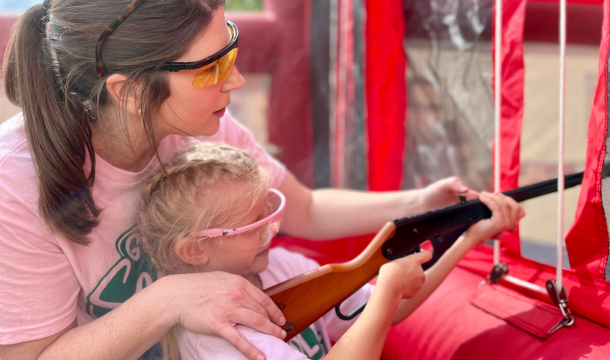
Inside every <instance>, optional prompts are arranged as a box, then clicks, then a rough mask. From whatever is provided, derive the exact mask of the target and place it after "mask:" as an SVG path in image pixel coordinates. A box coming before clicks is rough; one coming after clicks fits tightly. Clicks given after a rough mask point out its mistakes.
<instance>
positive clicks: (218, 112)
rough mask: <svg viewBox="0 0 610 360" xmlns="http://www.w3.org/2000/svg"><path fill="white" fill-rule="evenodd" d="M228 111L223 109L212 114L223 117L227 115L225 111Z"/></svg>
mask: <svg viewBox="0 0 610 360" xmlns="http://www.w3.org/2000/svg"><path fill="white" fill-rule="evenodd" d="M226 110H227V108H222V109H220V110H218V111H214V112H213V113H212V114H214V115H216V116H218V117H222V116H223V115H224V114H225V111H226Z"/></svg>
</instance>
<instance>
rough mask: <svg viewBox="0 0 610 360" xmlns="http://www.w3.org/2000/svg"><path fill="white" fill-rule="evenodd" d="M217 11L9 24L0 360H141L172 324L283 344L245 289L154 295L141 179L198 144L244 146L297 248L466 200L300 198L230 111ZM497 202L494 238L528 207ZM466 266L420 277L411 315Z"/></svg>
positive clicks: (210, 0)
mask: <svg viewBox="0 0 610 360" xmlns="http://www.w3.org/2000/svg"><path fill="white" fill-rule="evenodd" d="M126 6H127V10H126V9H125V7H126ZM222 6H223V0H194V1H193V0H144V1H143V0H136V1H134V2H133V3H131V4H130V3H129V1H126V0H104V1H90V0H61V1H51V2H48V1H45V3H44V4H43V5H35V6H33V7H32V8H30V9H29V10H28V11H27V12H26V13H25V14H24V15H23V16H22V18H21V19H20V21H19V23H18V24H17V25H16V28H15V30H14V34H13V38H12V41H11V44H10V46H9V48H8V50H7V54H6V57H5V66H4V78H5V89H6V93H7V96H8V97H9V99H10V100H11V101H13V102H14V103H16V104H18V105H19V106H21V107H22V109H23V115H22V116H21V115H18V116H16V117H15V118H13V119H11V120H9V121H8V122H6V123H5V124H3V125H2V127H1V128H0V189H1V190H0V194H1V196H2V201H0V253H1V254H2V256H0V308H1V309H2V312H0V358H2V359H3V360H10V359H15V358H19V359H47V358H51V359H56V358H61V359H71V358H74V359H87V358H91V359H123V358H132V359H133V358H138V357H139V356H140V355H141V354H143V353H144V352H145V351H146V350H147V349H148V348H150V347H151V346H152V345H153V344H155V343H156V342H157V341H158V340H159V339H160V337H161V336H162V335H163V334H165V333H166V332H167V330H168V329H170V328H171V327H173V326H174V325H176V324H179V325H181V326H182V327H184V328H186V329H188V330H189V331H192V332H195V333H201V334H211V335H216V336H219V337H222V338H224V339H226V340H228V341H229V342H231V343H232V344H233V345H234V346H235V347H236V348H237V349H238V350H239V351H240V352H242V353H243V354H245V355H246V356H247V357H248V358H249V359H259V358H261V357H262V356H263V354H262V353H261V352H260V351H259V350H258V349H256V348H254V347H253V346H251V344H250V343H249V342H248V341H247V340H246V339H245V338H244V337H243V336H242V335H241V334H240V333H239V332H237V331H236V330H235V327H234V325H235V324H236V323H239V324H243V325H246V326H248V327H251V328H254V329H256V330H259V331H261V332H264V333H267V334H270V335H274V336H276V337H281V331H282V330H281V328H280V327H279V326H278V325H281V324H283V323H284V322H285V319H284V318H283V316H282V314H281V312H280V311H279V310H278V309H277V308H276V307H275V306H274V305H273V303H272V302H271V300H270V299H269V298H268V297H267V296H266V295H264V293H263V292H261V291H260V290H259V289H257V288H255V287H254V286H252V285H251V284H249V283H248V282H247V281H245V280H244V279H243V278H240V277H238V276H234V275H229V274H225V273H208V274H188V275H172V276H167V277H163V278H161V279H159V280H158V281H155V280H156V279H157V277H158V276H157V274H156V272H155V270H154V269H151V268H149V267H148V266H146V265H147V264H148V259H147V256H146V254H145V253H144V252H143V251H142V249H141V247H140V239H139V233H138V229H137V227H135V223H136V217H137V210H138V199H139V197H140V193H141V191H142V188H143V186H144V181H145V178H146V177H147V176H148V175H150V174H151V173H152V172H154V171H155V170H157V169H158V168H159V166H160V165H159V164H160V163H162V162H165V161H167V160H169V159H170V158H171V157H172V155H173V154H174V153H176V152H177V151H179V150H182V149H184V148H186V147H188V146H189V144H190V141H191V140H190V139H192V138H193V137H197V138H198V139H202V140H215V141H221V142H225V143H228V144H230V145H233V146H235V147H239V148H242V149H244V150H246V151H247V152H248V153H250V154H251V155H252V156H253V157H254V158H255V160H256V161H257V163H259V164H260V165H261V166H262V167H264V168H266V169H267V170H268V171H270V173H271V174H272V177H273V180H272V185H273V187H276V188H278V189H279V190H280V191H282V192H283V193H284V194H285V195H286V198H287V204H288V205H287V208H286V211H285V215H284V221H283V226H282V231H283V232H285V233H286V234H288V235H295V236H300V237H308V238H312V239H324V238H333V237H339V236H350V235H355V234H362V233H370V232H374V231H376V230H378V229H379V228H380V227H381V226H382V224H384V223H385V222H386V221H387V220H388V219H392V218H397V217H404V216H407V215H409V214H413V213H417V212H420V211H424V210H427V209H431V208H435V207H439V206H443V205H447V204H449V203H452V202H454V200H455V199H457V194H458V193H463V192H467V191H468V189H466V187H464V186H463V185H462V184H461V183H460V182H459V180H457V179H448V180H445V181H441V182H439V183H436V184H433V185H431V186H430V187H428V188H426V189H424V190H421V191H407V192H394V193H384V194H365V193H355V192H348V191H339V190H318V191H311V190H309V189H307V188H306V187H304V186H303V185H301V184H300V183H299V182H298V181H297V180H296V179H295V178H294V177H293V176H292V175H291V174H290V173H289V172H287V171H286V170H285V169H284V168H283V167H282V166H281V165H280V164H279V163H278V162H276V161H275V160H273V159H272V158H271V157H270V156H269V155H267V154H266V153H265V152H264V151H263V150H261V148H260V147H259V146H258V145H257V144H256V143H255V142H254V140H253V138H252V135H251V134H250V133H249V132H248V131H247V130H245V129H244V128H243V127H241V126H240V125H238V124H237V123H236V122H235V121H234V120H233V119H232V118H231V117H230V115H229V114H228V113H226V112H225V107H226V106H227V105H228V104H229V102H230V92H231V91H232V90H235V89H238V88H240V87H241V86H243V78H242V77H241V75H240V74H239V71H238V70H237V69H236V68H234V67H233V63H234V60H235V59H234V57H235V55H236V51H234V49H235V48H236V47H237V46H238V32H237V28H236V27H235V26H234V25H233V24H231V23H229V22H226V21H225V18H224V13H223V7H222ZM117 16H118V18H117ZM108 24H111V25H110V26H108ZM98 39H99V40H98ZM202 59H203V60H202ZM177 70H179V71H177ZM468 196H469V198H473V197H475V196H476V194H474V193H472V192H468ZM492 198H493V200H494V201H495V202H497V204H498V206H499V207H500V208H501V209H503V211H504V214H505V215H504V216H503V219H501V221H500V223H501V225H502V226H501V227H500V228H501V229H503V230H506V229H510V228H511V227H512V226H513V224H514V221H515V220H516V219H517V217H518V216H519V211H520V209H519V208H518V206H516V204H514V202H511V200H507V199H506V198H503V197H502V196H500V195H496V196H492ZM331 219H332V220H331ZM467 248H468V247H467V246H465V245H464V246H463V247H461V248H460V249H461V250H460V251H458V253H459V254H462V253H465V251H467ZM460 256H461V255H460ZM460 256H454V257H452V258H451V259H447V260H444V261H443V262H442V264H443V266H440V267H436V270H437V271H436V272H429V273H428V274H426V276H427V279H428V281H427V282H426V284H425V285H424V287H423V288H422V290H421V291H420V292H419V293H418V296H419V294H422V296H419V297H418V296H416V298H415V301H413V303H412V304H413V307H414V308H415V307H417V305H419V303H421V301H423V300H424V299H425V297H426V296H427V294H429V293H430V292H431V291H432V290H434V288H435V287H436V286H437V285H438V283H440V281H442V279H443V278H444V277H445V276H446V274H447V273H448V271H449V270H450V269H451V268H452V267H453V266H454V264H455V263H456V262H457V259H459V257H460ZM449 260H450V261H449ZM439 269H440V270H439ZM212 294H214V295H213V296H212ZM103 315H106V316H103Z"/></svg>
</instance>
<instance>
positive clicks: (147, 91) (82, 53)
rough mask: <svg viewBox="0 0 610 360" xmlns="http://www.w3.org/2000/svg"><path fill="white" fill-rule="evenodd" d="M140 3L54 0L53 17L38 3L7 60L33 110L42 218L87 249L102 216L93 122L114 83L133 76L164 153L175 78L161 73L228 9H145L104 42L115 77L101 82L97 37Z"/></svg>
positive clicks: (32, 144) (20, 96)
mask: <svg viewBox="0 0 610 360" xmlns="http://www.w3.org/2000/svg"><path fill="white" fill-rule="evenodd" d="M130 1H131V0H51V1H50V6H49V9H48V11H47V9H45V8H43V7H42V5H34V6H32V7H31V8H30V9H29V10H28V11H26V12H25V14H23V16H22V17H21V19H20V20H19V22H18V23H17V24H16V25H15V28H14V30H13V34H12V37H11V40H10V43H9V46H8V47H7V51H6V55H5V63H4V87H5V91H6V94H7V96H8V98H9V100H10V101H11V102H13V103H14V104H16V105H17V106H20V107H21V108H22V110H23V116H24V122H25V132H26V136H27V141H28V145H29V149H30V153H31V154H32V158H33V160H34V165H35V167H36V172H37V174H38V179H39V186H38V194H39V200H38V206H39V211H40V214H41V216H42V218H43V219H44V221H45V223H46V224H47V226H48V227H49V229H50V230H51V231H54V232H55V233H58V234H61V235H65V236H66V237H67V238H68V239H70V240H72V241H74V242H76V243H79V244H83V245H85V244H88V243H89V238H88V234H89V233H90V232H91V230H92V228H93V227H95V226H96V225H97V223H98V217H99V214H100V210H99V209H98V208H97V206H96V204H95V202H94V200H93V197H92V194H91V188H92V186H93V183H94V181H95V153H94V149H93V144H92V140H91V139H92V125H93V123H94V122H96V121H104V114H105V113H106V112H108V111H109V107H110V106H109V105H110V104H111V102H110V101H109V94H108V92H107V91H106V88H105V81H106V79H107V77H108V76H109V75H112V74H116V73H120V74H124V75H125V76H127V81H126V82H125V85H124V86H123V89H122V90H121V94H120V97H122V98H126V97H127V96H128V94H129V89H130V88H131V87H132V85H134V84H135V82H137V84H138V87H137V88H138V89H139V90H138V91H139V93H138V96H140V97H141V104H142V106H141V108H142V118H143V123H144V128H145V130H146V133H147V136H148V138H149V141H150V143H151V145H152V146H153V148H156V142H157V140H156V139H155V138H154V134H153V126H154V121H156V119H155V114H157V112H158V109H159V107H160V106H161V104H162V103H163V101H165V100H166V99H167V98H168V97H169V95H170V93H169V86H168V81H167V76H168V73H167V72H165V71H154V70H155V69H156V68H158V67H160V66H161V65H162V64H163V63H165V62H167V61H172V60H175V59H176V58H178V57H180V56H181V55H182V54H183V53H185V52H186V50H187V49H188V47H189V45H190V44H191V43H192V42H193V40H194V39H195V38H196V37H197V35H199V34H201V32H202V31H205V28H206V26H207V25H208V24H209V22H210V21H211V19H212V15H213V11H214V10H215V9H217V8H218V7H219V6H222V5H224V0H145V1H143V2H142V4H141V5H140V6H139V7H138V8H137V10H135V11H134V12H133V13H132V14H131V15H130V16H129V18H128V19H127V20H126V21H125V22H124V23H122V24H121V26H120V27H119V28H118V29H117V30H116V31H115V32H114V33H113V34H112V36H110V37H109V38H108V39H107V40H106V41H105V42H104V45H103V46H104V65H105V67H106V71H107V74H108V75H106V77H104V78H102V79H98V78H97V75H96V66H95V45H96V42H97V39H98V37H99V36H100V34H101V33H102V32H103V31H104V30H105V29H106V27H107V26H108V24H110V23H111V22H112V21H113V20H114V19H116V17H117V16H118V15H119V14H121V13H122V12H123V10H125V8H126V7H127V5H129V3H130ZM121 113H122V114H123V117H124V116H126V111H122V112H121ZM124 130H125V131H126V125H125V128H124ZM88 162H89V163H90V164H91V167H90V169H91V170H90V171H89V170H87V168H88V166H87V163H88Z"/></svg>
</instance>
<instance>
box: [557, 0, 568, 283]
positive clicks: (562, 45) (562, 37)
mask: <svg viewBox="0 0 610 360" xmlns="http://www.w3.org/2000/svg"><path fill="white" fill-rule="evenodd" d="M559 7H560V11H559V59H560V63H559V156H558V159H557V161H558V163H559V164H558V165H559V166H558V167H557V199H558V204H557V280H556V284H557V291H558V292H559V291H561V289H562V286H563V284H562V276H563V203H564V202H563V200H564V194H563V192H564V188H565V184H564V169H563V161H564V147H565V134H564V128H565V95H566V94H565V87H566V81H565V78H566V0H561V1H560V3H559Z"/></svg>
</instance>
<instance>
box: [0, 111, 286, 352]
mask: <svg viewBox="0 0 610 360" xmlns="http://www.w3.org/2000/svg"><path fill="white" fill-rule="evenodd" d="M196 140H208V141H215V142H222V143H226V144H228V145H232V146H235V147H237V148H240V149H243V150H245V151H247V152H248V153H249V154H250V155H251V156H252V157H254V158H255V160H256V161H257V163H258V164H259V165H260V166H262V167H263V168H265V169H267V170H268V171H270V172H271V174H272V177H273V182H272V186H273V187H279V186H280V185H281V183H282V181H283V180H284V176H285V173H286V170H285V169H284V167H283V166H282V165H281V164H280V163H279V162H278V161H276V160H274V159H273V158H272V157H271V156H270V155H269V154H267V153H266V152H265V151H264V150H263V149H262V148H261V147H260V146H259V145H257V144H256V142H255V140H254V137H253V136H252V134H251V133H250V132H249V131H248V130H247V129H246V128H244V127H243V126H242V125H240V124H239V123H237V122H236V121H235V120H234V119H233V118H232V117H231V115H230V114H229V113H228V112H227V113H226V114H225V115H224V116H223V117H222V118H221V120H220V129H219V131H218V133H216V134H215V135H214V136H210V137H198V138H191V137H186V136H178V135H171V136H168V137H166V138H165V139H163V141H161V143H160V145H159V155H160V157H161V160H162V161H163V162H166V161H168V160H170V159H171V158H172V156H173V155H174V154H175V153H176V152H177V151H180V150H184V149H186V148H188V147H190V145H191V144H192V143H193V142H194V141H196ZM158 167H159V163H158V161H157V160H156V158H153V159H152V160H151V161H150V163H149V164H148V165H147V167H146V168H145V169H144V170H142V171H141V172H137V173H134V172H128V171H124V170H121V169H118V168H116V167H113V166H112V165H110V164H108V163H107V162H105V161H104V160H102V159H101V158H100V157H97V159H96V176H95V179H96V180H95V184H94V186H93V189H92V191H93V197H94V200H95V203H96V204H97V206H98V207H99V208H101V209H103V211H102V213H101V215H100V223H99V225H98V226H97V227H95V228H94V229H93V231H92V232H91V234H90V238H91V239H92V243H91V245H89V246H82V245H78V244H76V243H74V242H71V241H69V240H67V239H65V238H64V237H62V236H60V235H54V234H52V233H51V232H49V230H48V229H47V227H46V226H45V224H44V222H43V221H42V220H41V218H40V216H39V214H38V195H37V191H38V190H37V189H38V186H37V184H38V179H37V176H36V172H35V170H34V165H33V162H32V157H31V156H30V152H29V149H28V145H27V141H26V137H25V132H24V126H23V117H22V115H21V114H19V115H17V116H15V117H13V118H12V119H10V120H8V121H6V122H5V123H4V124H2V125H1V126H0V344H2V345H7V344H15V343H21V342H25V341H30V340H36V339H41V338H44V337H47V336H51V335H53V334H55V333H57V332H59V331H61V330H62V329H64V328H66V327H67V326H68V325H70V324H71V323H72V321H74V319H75V318H77V319H78V324H79V325H82V324H85V323H88V322H90V321H92V320H93V319H95V318H98V317H100V316H103V315H104V314H106V313H108V312H109V311H111V310H112V309H114V308H116V307H117V306H119V305H120V304H121V303H122V302H124V301H125V300H127V299H129V298H130V297H131V296H133V295H134V294H135V293H136V292H137V291H139V290H141V289H142V288H144V287H146V286H148V285H150V284H151V283H152V282H153V281H155V280H156V278H157V273H156V271H155V270H154V268H153V267H152V265H151V262H150V261H149V257H148V256H147V255H146V254H145V253H144V251H143V249H142V246H141V242H140V234H139V232H138V228H137V226H136V219H137V215H138V211H139V203H140V195H141V191H142V190H143V187H144V185H145V181H146V179H147V177H148V176H150V175H151V174H152V172H154V171H155V170H157V169H158ZM66 176H70V174H66ZM142 311H146V309H142Z"/></svg>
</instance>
